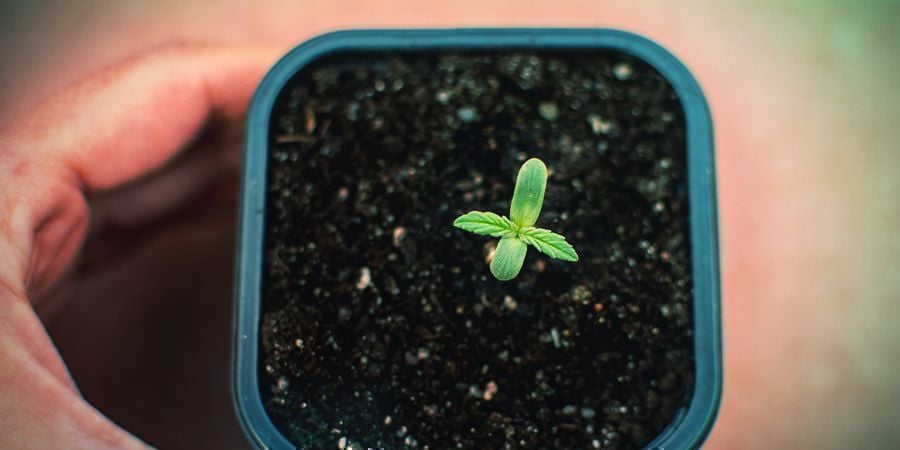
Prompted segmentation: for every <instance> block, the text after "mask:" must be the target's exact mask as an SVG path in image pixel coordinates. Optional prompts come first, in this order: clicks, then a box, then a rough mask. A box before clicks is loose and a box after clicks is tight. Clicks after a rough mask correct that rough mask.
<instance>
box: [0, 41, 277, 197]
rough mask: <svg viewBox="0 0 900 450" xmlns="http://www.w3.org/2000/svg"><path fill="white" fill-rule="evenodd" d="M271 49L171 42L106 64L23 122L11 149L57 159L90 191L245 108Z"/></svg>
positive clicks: (163, 156) (161, 157)
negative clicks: (207, 124)
mask: <svg viewBox="0 0 900 450" xmlns="http://www.w3.org/2000/svg"><path fill="white" fill-rule="evenodd" d="M275 56H276V52H275V51H273V50H271V49H260V48H255V47H254V48H237V49H235V48H217V47H205V46H176V47H172V48H167V49H163V50H159V51H156V52H153V53H150V54H149V55H145V56H143V57H140V58H137V59H135V60H132V61H128V62H126V63H123V64H120V65H118V66H116V67H113V68H110V69H108V70H106V71H104V72H102V73H100V74H98V75H96V76H94V77H93V78H91V79H89V80H86V81H85V82H83V83H81V84H79V85H76V86H74V87H73V88H72V89H70V90H68V91H66V92H64V93H63V94H61V95H59V96H57V97H56V98H53V99H52V100H50V101H49V102H47V103H46V104H45V105H43V107H41V108H40V109H39V110H37V111H36V112H35V113H33V114H31V115H30V116H29V117H27V118H26V119H25V120H23V121H22V122H21V123H20V124H19V125H20V126H19V127H17V129H16V130H15V131H19V132H18V133H15V134H14V135H13V138H14V142H13V143H14V144H16V147H17V148H15V149H14V151H18V152H19V153H24V154H30V155H34V156H36V157H37V158H40V159H41V160H48V159H49V160H50V161H51V163H54V164H60V165H61V166H62V167H61V168H62V169H64V170H69V171H71V174H72V175H73V176H75V177H76V180H75V181H77V182H79V183H81V184H82V186H84V187H85V188H86V189H89V190H92V191H94V190H105V189H109V188H111V187H115V186H117V185H120V184H122V183H124V182H127V181H130V180H133V179H135V178H136V177H138V176H139V175H142V174H144V173H146V172H148V171H150V170H152V169H154V168H157V167H159V166H160V164H161V163H162V162H164V161H166V160H167V159H169V158H171V157H172V156H173V155H174V154H175V153H176V152H177V151H178V150H179V149H181V148H183V147H184V146H185V145H186V144H187V143H189V142H190V141H191V140H192V139H193V138H194V137H195V136H196V135H197V132H198V131H199V130H201V129H202V128H203V124H204V123H205V122H206V121H208V120H210V119H211V118H212V117H216V116H221V117H224V118H235V117H238V116H240V115H242V113H243V112H244V110H245V109H246V106H247V103H248V102H249V99H250V97H251V95H252V93H253V90H254V89H255V87H256V85H257V84H258V82H259V79H260V77H261V76H262V74H263V73H264V72H265V70H266V69H267V68H268V67H269V66H270V65H271V63H272V62H273V60H274V57H275Z"/></svg>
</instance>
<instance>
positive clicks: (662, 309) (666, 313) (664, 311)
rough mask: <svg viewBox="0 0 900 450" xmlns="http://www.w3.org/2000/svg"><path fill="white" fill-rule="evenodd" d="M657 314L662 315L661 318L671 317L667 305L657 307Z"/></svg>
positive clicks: (670, 310)
mask: <svg viewBox="0 0 900 450" xmlns="http://www.w3.org/2000/svg"><path fill="white" fill-rule="evenodd" d="M659 313H660V314H662V316H663V317H669V316H671V315H672V308H671V307H669V305H665V304H663V305H659Z"/></svg>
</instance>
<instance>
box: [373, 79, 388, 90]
mask: <svg viewBox="0 0 900 450" xmlns="http://www.w3.org/2000/svg"><path fill="white" fill-rule="evenodd" d="M385 87H386V86H385V84H384V81H382V80H375V92H384V88H385Z"/></svg>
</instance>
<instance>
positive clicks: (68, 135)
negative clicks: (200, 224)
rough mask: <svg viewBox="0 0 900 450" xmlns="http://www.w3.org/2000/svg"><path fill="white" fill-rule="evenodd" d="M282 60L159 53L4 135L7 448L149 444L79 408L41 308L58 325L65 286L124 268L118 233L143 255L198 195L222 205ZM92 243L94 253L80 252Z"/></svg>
mask: <svg viewBox="0 0 900 450" xmlns="http://www.w3.org/2000/svg"><path fill="white" fill-rule="evenodd" d="M275 56H276V53H275V52H272V51H269V50H266V49H260V48H220V47H202V46H173V47H167V48H163V49H157V50H155V51H152V52H150V53H147V54H144V55H140V56H138V57H135V58H132V59H129V60H128V61H125V62H123V63H120V64H117V65H115V66H113V67H111V68H109V69H107V70H104V71H102V72H100V73H98V74H96V75H94V76H92V77H90V78H89V79H87V80H86V81H84V82H82V83H79V84H77V85H75V86H73V87H71V88H70V89H68V90H66V91H65V92H63V93H61V94H60V95H58V96H56V97H54V98H52V99H50V100H49V101H47V102H45V103H44V104H42V105H41V106H40V107H39V108H37V109H36V110H35V111H34V112H33V113H31V114H29V115H28V116H26V117H23V118H22V119H21V120H19V121H18V122H16V123H15V124H14V125H12V126H11V127H10V128H8V129H7V130H5V131H4V132H3V134H2V141H0V155H2V158H0V179H2V180H15V181H14V182H4V183H2V185H0V209H2V210H3V211H4V212H5V214H4V215H3V217H2V218H0V261H2V263H0V267H2V269H0V342H2V343H3V345H0V386H2V387H3V388H2V390H3V394H2V395H0V417H3V418H4V420H3V421H2V426H0V429H2V432H0V448H85V449H88V448H91V449H100V448H143V447H144V446H145V444H143V443H142V442H141V441H140V440H138V439H137V438H135V437H134V436H132V435H131V434H129V433H128V432H126V431H124V430H122V429H121V428H120V427H119V426H117V425H115V424H113V423H112V422H110V421H109V420H108V419H107V418H105V417H104V416H103V415H102V414H100V413H99V412H98V411H97V410H96V409H94V408H93V407H92V406H91V405H89V404H88V403H87V402H86V401H85V400H84V399H83V398H82V396H81V395H80V393H79V391H78V389H77V388H76V386H75V384H74V383H73V379H72V377H71V376H70V373H69V371H68V370H67V367H66V365H65V364H64V363H63V361H62V360H61V358H60V355H59V353H58V351H57V349H56V348H55V346H54V344H53V342H51V340H50V338H49V337H48V335H47V332H46V331H45V329H44V326H43V324H42V322H41V320H40V319H39V317H38V313H37V312H36V311H42V314H41V315H42V318H43V319H45V320H53V312H52V310H53V309H59V308H61V307H64V306H65V305H62V306H60V305H54V302H55V298H58V297H59V292H60V288H64V287H65V286H66V285H67V284H68V285H71V284H72V283H77V280H78V279H79V277H81V276H82V275H83V274H86V273H88V274H89V273H91V272H92V271H108V270H109V268H110V266H111V265H115V264H119V263H121V261H122V260H121V258H116V255H115V254H114V253H115V252H116V251H119V252H121V251H123V248H122V247H123V246H121V245H118V243H120V242H122V241H123V236H125V238H124V240H125V241H131V242H132V244H134V245H138V246H139V245H140V244H139V243H137V244H135V239H136V238H135V237H134V236H132V237H131V238H128V237H127V236H128V235H129V232H133V231H134V230H143V231H146V227H147V226H148V225H149V224H153V223H154V222H156V221H159V220H163V219H165V220H176V221H177V219H172V214H173V213H175V212H178V211H183V210H184V209H185V207H186V206H190V203H191V202H192V201H196V200H197V199H198V196H199V197H201V198H200V200H201V201H203V202H213V203H214V202H215V198H216V197H217V195H218V194H217V188H216V186H217V185H220V184H221V183H222V182H227V181H228V180H229V178H231V179H233V177H229V176H230V175H233V173H234V170H235V168H236V161H237V159H236V149H237V146H236V145H235V144H236V141H235V139H234V137H236V136H238V135H239V133H238V132H236V129H239V127H240V124H241V117H242V115H243V113H244V110H245V108H246V105H247V103H248V101H249V98H250V96H251V93H252V91H253V89H254V88H255V86H256V84H257V83H258V81H259V78H260V77H261V75H262V74H263V73H264V71H265V70H266V69H267V68H268V67H269V66H270V65H271V64H272V62H273V60H274V58H275ZM100 118H102V119H100ZM211 148H212V149H214V150H215V151H211V150H210V149H211ZM210 232H212V233H213V234H215V233H216V230H215V228H212V229H210ZM141 234H149V235H151V236H152V233H141ZM219 234H221V233H219ZM86 240H87V241H88V242H89V243H90V244H91V245H90V248H89V250H90V251H88V252H85V253H84V254H80V255H79V250H80V249H81V247H82V246H83V244H84V243H85V241H86ZM138 242H139V239H138ZM104 247H105V248H104ZM128 247H129V246H125V251H127V249H128ZM97 252H100V253H101V255H99V256H98V255H97ZM111 252H112V253H111ZM138 259H139V258H138ZM73 267H75V268H77V270H69V269H71V268H73ZM160 281H161V283H160V284H163V285H164V281H163V280H160ZM111 294H112V293H109V292H108V293H107V295H108V296H111V297H115V296H114V295H111ZM57 302H58V301H57ZM75 314H76V315H77V311H76V312H75ZM95 314H102V312H95ZM119 318H121V317H119ZM125 320H126V321H127V320H128V319H127V317H125ZM114 330H115V328H114ZM118 331H121V330H118ZM159 331H160V332H164V331H165V330H164V329H161V330H159ZM88 335H89V334H88ZM119 338H120V339H125V340H127V339H129V338H128V335H127V334H124V333H123V334H122V335H120V336H119ZM163 340H164V339H163ZM102 348H103V347H102V345H101V347H100V349H102ZM100 349H95V350H100ZM101 355H102V353H101ZM112 358H113V359H115V358H116V355H112ZM24 380H27V382H23V381H24Z"/></svg>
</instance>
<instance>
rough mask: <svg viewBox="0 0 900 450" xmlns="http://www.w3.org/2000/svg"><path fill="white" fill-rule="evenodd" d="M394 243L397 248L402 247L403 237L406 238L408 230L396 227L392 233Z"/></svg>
mask: <svg viewBox="0 0 900 450" xmlns="http://www.w3.org/2000/svg"><path fill="white" fill-rule="evenodd" d="M392 236H393V242H394V246H395V247H399V246H400V242H401V241H403V237H404V236H406V228H403V227H396V228H394V232H393V233H392Z"/></svg>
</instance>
